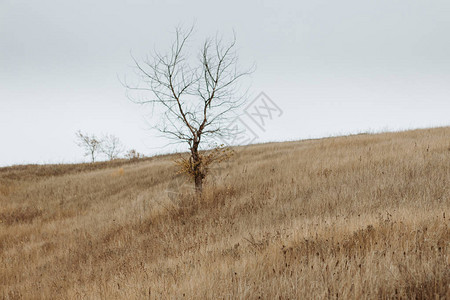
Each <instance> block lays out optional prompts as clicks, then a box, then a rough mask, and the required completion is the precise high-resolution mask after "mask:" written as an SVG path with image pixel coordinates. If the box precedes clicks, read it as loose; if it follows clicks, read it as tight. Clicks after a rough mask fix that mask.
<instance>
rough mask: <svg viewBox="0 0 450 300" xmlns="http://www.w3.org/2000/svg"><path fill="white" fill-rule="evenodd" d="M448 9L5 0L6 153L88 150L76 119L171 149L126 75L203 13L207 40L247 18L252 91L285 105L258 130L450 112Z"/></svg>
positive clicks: (2, 133)
mask: <svg viewBox="0 0 450 300" xmlns="http://www.w3.org/2000/svg"><path fill="white" fill-rule="evenodd" d="M449 16H450V1H448V0H442V1H434V0H422V1H414V0H386V1H384V0H376V1H361V0H341V1H331V0H330V1H320V0H318V1H303V0H301V1H298V0H297V1H234V0H233V1H220V2H216V1H156V0H154V1H144V0H128V1H116V0H108V1H106V0H97V1H87V0H78V1H61V0H59V1H56V0H39V1H33V0H27V1H25V0H0V139H1V141H2V147H0V165H10V164H20V163H61V162H74V161H82V160H83V159H84V158H83V152H82V151H81V150H80V149H79V148H78V147H77V146H76V144H75V143H74V140H75V135H74V133H75V132H76V131H77V130H82V131H86V132H90V133H95V134H102V133H110V134H114V135H116V136H118V137H119V138H120V139H121V140H122V141H123V142H124V144H126V145H127V147H128V148H136V149H137V150H138V151H140V152H143V153H146V154H155V153H163V152H169V151H172V150H173V148H171V147H170V146H169V147H163V146H164V145H165V144H166V143H167V141H165V140H164V139H161V138H156V133H155V132H153V131H149V130H148V125H147V123H146V121H145V120H146V116H147V117H148V115H149V113H150V111H149V110H148V109H143V107H140V106H137V105H135V104H133V103H131V102H130V101H129V100H128V99H127V97H126V96H125V89H124V87H123V86H122V85H121V83H120V82H119V80H118V76H119V77H123V76H125V75H126V76H132V75H133V72H132V69H131V66H132V60H131V57H130V51H131V52H132V53H133V55H134V56H136V57H138V58H139V57H143V56H144V55H145V54H146V53H149V52H151V51H152V50H153V49H155V48H156V49H162V50H164V49H166V48H167V47H168V46H169V45H170V42H171V40H172V39H173V32H174V28H175V26H177V25H179V24H186V25H187V26H189V25H190V24H192V23H193V22H194V21H195V22H196V31H195V35H194V38H195V41H198V42H200V41H201V40H202V39H203V38H204V37H206V36H214V35H215V34H216V33H217V32H218V33H220V34H223V35H224V36H225V37H227V36H231V35H232V30H235V32H236V34H237V46H238V53H239V56H240V61H241V64H242V65H244V66H246V65H250V64H252V63H253V62H255V63H256V65H257V69H256V72H255V73H253V75H252V77H251V82H252V85H251V90H250V94H251V96H252V97H254V96H256V95H258V93H259V92H261V91H264V92H265V93H266V94H267V95H268V96H269V97H270V98H271V99H272V100H273V101H274V102H275V103H276V104H277V105H278V107H279V108H280V109H281V110H282V111H283V114H282V115H281V116H280V117H277V118H274V119H273V120H272V121H271V122H269V123H268V124H267V126H266V127H265V128H264V130H265V131H263V130H261V129H260V128H257V127H252V128H253V130H254V131H255V132H256V133H257V135H258V140H257V141H260V142H263V141H275V140H276V141H282V140H294V139H302V138H311V137H322V136H329V135H335V134H347V133H357V132H364V131H369V130H370V131H380V130H397V129H407V128H418V127H430V126H443V125H450V117H449V116H450V84H449V80H450V39H449V37H450V17H449ZM195 41H194V44H195ZM250 100H251V99H250ZM250 126H254V125H250Z"/></svg>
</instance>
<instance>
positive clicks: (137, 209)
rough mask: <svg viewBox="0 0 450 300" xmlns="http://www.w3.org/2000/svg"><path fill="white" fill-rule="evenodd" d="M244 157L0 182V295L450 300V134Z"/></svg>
mask: <svg viewBox="0 0 450 300" xmlns="http://www.w3.org/2000/svg"><path fill="white" fill-rule="evenodd" d="M236 151H237V155H236V156H235V157H234V158H233V159H232V160H231V161H230V163H229V164H227V165H225V168H223V169H222V170H220V172H219V171H216V172H215V174H212V176H211V177H210V180H209V182H207V183H206V186H205V191H204V195H203V197H202V199H195V197H193V196H192V195H190V194H189V191H187V192H183V193H180V194H171V196H170V197H168V194H167V188H168V187H169V186H170V183H171V180H172V178H173V174H174V173H175V167H174V166H173V163H172V160H173V157H170V156H165V157H159V158H156V159H151V160H147V161H141V162H136V163H127V162H122V163H120V164H118V163H116V164H110V165H108V164H106V163H105V164H93V165H88V166H69V167H68V166H44V167H38V166H28V167H11V168H4V169H0V203H1V206H0V220H1V222H2V223H0V296H1V297H2V298H4V299H20V298H52V299H53V298H69V299H74V298H75V299H77V298H88V299H94V298H99V299H114V298H124V299H140V298H151V299H153V298H172V299H180V298H191V299H193V298H195V299H199V298H219V299H221V298H224V299H230V298H233V299H234V298H238V299H259V298H262V299H274V298H276V299H311V298H313V299H320V298H347V299H348V298H350V299H362V298H372V299H373V298H383V299H384V298H399V299H411V298H413V299H414V298H417V299H424V298H433V299H439V298H441V299H443V298H450V289H449V284H450V265H449V242H450V234H449V221H448V219H449V217H450V209H449V208H450V201H449V200H450V128H449V127H447V128H437V129H430V130H416V131H409V132H401V133H386V134H377V135H357V136H350V137H339V138H330V139H322V140H310V141H300V142H289V143H276V144H264V145H254V146H249V147H241V148H237V149H236ZM40 168H41V169H40Z"/></svg>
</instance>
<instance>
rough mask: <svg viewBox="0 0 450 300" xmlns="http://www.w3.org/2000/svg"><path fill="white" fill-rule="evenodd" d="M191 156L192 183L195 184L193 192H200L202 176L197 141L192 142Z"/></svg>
mask: <svg viewBox="0 0 450 300" xmlns="http://www.w3.org/2000/svg"><path fill="white" fill-rule="evenodd" d="M191 158H192V164H193V171H194V184H195V192H196V193H197V194H200V193H201V192H202V190H203V177H204V174H203V173H202V161H201V159H200V156H199V154H198V142H194V144H193V145H192V148H191Z"/></svg>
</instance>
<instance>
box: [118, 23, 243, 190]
mask: <svg viewBox="0 0 450 300" xmlns="http://www.w3.org/2000/svg"><path fill="white" fill-rule="evenodd" d="M192 31H193V27H192V28H191V29H190V30H182V29H180V28H177V29H176V38H175V41H174V43H173V44H172V47H171V48H170V50H169V52H168V53H167V54H160V53H159V52H156V51H155V53H154V54H153V55H152V56H151V57H150V58H149V57H147V59H145V60H143V61H142V62H138V61H137V60H136V59H135V58H134V57H133V60H134V63H135V66H136V70H137V75H138V76H139V77H140V79H141V80H140V83H141V84H138V85H135V86H130V85H129V84H127V83H124V85H125V86H126V87H127V88H128V91H129V92H130V91H138V92H139V91H140V92H142V93H139V96H138V97H136V96H130V94H129V98H130V99H131V100H132V101H133V102H135V103H140V104H152V105H153V106H152V107H153V110H154V111H155V109H160V112H162V118H161V121H160V122H159V123H158V124H157V125H155V126H154V128H155V129H157V130H159V131H160V132H161V133H162V134H163V136H165V137H168V138H171V139H173V140H174V141H175V142H185V143H187V144H188V145H189V151H190V156H189V159H187V160H184V162H185V168H183V170H184V171H185V172H186V173H188V174H189V175H190V176H192V178H193V181H194V184H195V189H196V191H197V192H201V191H202V185H203V179H204V178H205V176H206V174H207V171H208V165H209V164H210V163H211V162H213V161H215V160H217V159H216V157H210V155H211V154H208V155H203V154H202V153H201V151H200V149H201V146H202V145H205V144H206V142H205V141H206V140H208V139H211V138H214V137H220V136H225V135H228V134H230V132H229V130H228V129H227V127H226V125H227V122H228V121H227V120H228V119H229V118H230V117H231V115H230V113H231V112H232V111H233V110H234V109H236V108H237V107H239V106H240V105H241V104H242V102H243V96H242V94H241V93H240V88H239V85H238V83H239V81H240V79H241V78H242V77H243V76H245V75H248V74H250V72H251V70H250V69H249V70H246V71H240V70H239V69H238V57H237V54H236V51H235V45H236V37H235V35H234V36H233V40H232V41H231V42H230V43H225V42H223V40H222V39H221V38H219V37H216V38H209V39H206V40H205V42H204V43H203V45H202V46H201V49H200V53H199V56H198V57H197V59H196V60H194V59H192V57H190V56H189V55H188V54H187V53H186V47H187V43H188V40H189V38H190V36H191V34H192ZM147 93H149V94H150V95H151V98H149V97H148V94H147ZM133 95H135V94H133ZM219 153H222V152H221V151H219ZM186 164H187V166H186Z"/></svg>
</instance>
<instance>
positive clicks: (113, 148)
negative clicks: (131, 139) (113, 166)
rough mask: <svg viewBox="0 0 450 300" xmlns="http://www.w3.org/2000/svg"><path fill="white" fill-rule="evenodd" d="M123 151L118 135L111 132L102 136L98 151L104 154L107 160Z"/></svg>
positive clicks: (114, 157)
mask: <svg viewBox="0 0 450 300" xmlns="http://www.w3.org/2000/svg"><path fill="white" fill-rule="evenodd" d="M123 151H124V147H123V144H122V143H121V142H120V140H119V138H118V137H116V136H114V135H112V134H107V135H105V136H103V137H102V140H101V147H100V152H101V153H103V154H104V155H106V157H108V159H109V160H113V159H116V158H117V157H118V156H119V155H120V154H121V153H123Z"/></svg>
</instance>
